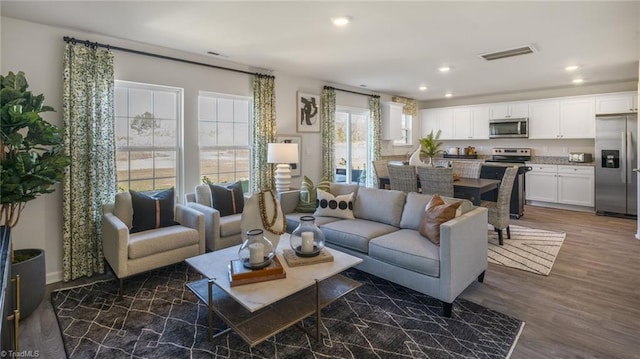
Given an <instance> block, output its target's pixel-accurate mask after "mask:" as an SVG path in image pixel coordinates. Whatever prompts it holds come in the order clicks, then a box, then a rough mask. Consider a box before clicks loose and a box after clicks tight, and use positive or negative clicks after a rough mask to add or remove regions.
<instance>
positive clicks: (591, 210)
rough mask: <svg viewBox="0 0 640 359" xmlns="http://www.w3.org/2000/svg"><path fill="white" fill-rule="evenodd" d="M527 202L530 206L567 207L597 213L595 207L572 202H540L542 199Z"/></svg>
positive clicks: (570, 209) (572, 209)
mask: <svg viewBox="0 0 640 359" xmlns="http://www.w3.org/2000/svg"><path fill="white" fill-rule="evenodd" d="M526 203H527V204H528V205H530V206H536V207H548V208H557V209H566V210H569V211H577V212H589V213H595V208H593V207H585V206H576V205H572V204H562V203H551V202H540V201H526Z"/></svg>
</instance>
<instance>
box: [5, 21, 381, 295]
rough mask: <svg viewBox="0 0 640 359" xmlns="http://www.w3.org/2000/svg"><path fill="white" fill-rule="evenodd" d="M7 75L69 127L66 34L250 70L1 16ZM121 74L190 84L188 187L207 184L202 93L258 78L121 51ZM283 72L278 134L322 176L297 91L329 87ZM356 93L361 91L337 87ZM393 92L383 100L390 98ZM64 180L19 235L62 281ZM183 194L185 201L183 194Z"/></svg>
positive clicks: (360, 102) (344, 100)
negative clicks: (300, 126) (292, 138)
mask: <svg viewBox="0 0 640 359" xmlns="http://www.w3.org/2000/svg"><path fill="white" fill-rule="evenodd" d="M0 29H1V57H0V59H1V64H0V70H1V73H2V74H6V73H8V72H9V71H14V72H17V71H24V72H25V73H26V75H27V80H28V81H29V88H30V90H31V91H33V92H34V93H36V94H39V93H43V94H44V95H45V99H46V101H45V102H46V104H48V105H50V106H52V107H53V108H55V109H56V110H57V112H55V113H46V114H44V116H43V117H44V118H45V119H46V120H48V121H50V122H51V123H53V124H54V125H57V126H61V125H62V61H63V50H64V46H65V43H64V41H63V40H62V38H63V36H70V37H76V38H78V39H81V40H90V41H97V42H100V43H106V44H110V45H114V46H120V47H126V48H134V49H136V50H141V51H147V52H152V53H158V54H162V55H167V56H173V57H178V58H184V59H188V60H193V61H197V62H205V63H210V64H215V65H221V66H225V67H232V68H236V69H240V70H246V71H250V69H248V68H247V67H245V66H242V65H237V64H232V63H228V62H222V61H216V60H215V59H211V58H209V57H204V56H197V55H192V54H187V53H182V52H178V51H173V50H170V49H165V48H159V47H154V46H148V45H145V44H140V43H133V42H128V41H123V40H120V39H115V38H109V37H105V36H99V35H95V34H90V33H83V32H78V31H71V30H67V29H62V28H56V27H50V26H44V25H40V24H36V23H31V22H26V21H22V20H16V19H12V18H7V17H0ZM114 54H115V78H116V79H117V80H127V81H135V82H145V83H151V84H158V85H167V86H175V87H181V88H183V89H184V129H183V131H184V136H185V143H184V154H183V159H184V160H183V164H184V168H185V171H184V173H185V178H184V179H183V183H184V188H183V189H182V190H186V191H190V190H192V189H193V188H194V186H195V185H196V184H198V182H199V173H198V171H199V170H198V168H199V165H198V128H197V111H198V107H197V95H198V91H200V90H204V91H211V92H220V93H227V94H234V95H243V96H251V94H252V89H251V88H252V86H251V84H252V76H250V75H246V74H241V73H235V72H231V71H225V70H217V69H212V68H209V67H204V66H197V65H190V64H184V63H180V62H175V61H169V60H163V59H157V58H152V57H147V56H141V55H135V54H130V53H126V52H122V51H114ZM274 75H275V76H276V81H275V84H276V116H277V117H276V118H277V132H278V134H295V135H300V136H302V148H303V156H302V174H304V175H307V176H309V177H310V178H312V179H314V180H317V179H319V178H320V175H321V156H319V154H320V152H321V151H322V146H321V142H320V134H319V133H304V134H298V133H297V132H296V112H297V111H296V91H303V92H306V93H316V94H320V92H321V90H322V87H323V86H324V85H331V84H328V83H325V82H323V81H320V80H314V79H308V78H301V77H293V76H288V75H287V74H282V73H274ZM336 87H338V88H344V89H347V90H352V91H359V92H366V91H361V89H357V88H348V87H344V86H336ZM389 98H390V97H389V96H385V97H383V100H389ZM336 103H337V104H338V105H345V106H352V107H362V108H368V97H367V96H359V95H353V94H348V93H345V92H340V91H338V92H337V94H336ZM300 181H301V178H294V179H293V183H292V185H293V186H295V187H298V186H299V185H300ZM60 189H61V186H60V185H58V187H57V190H56V192H54V193H52V194H48V195H44V196H41V197H39V198H38V199H36V200H34V201H32V202H29V203H28V205H27V206H26V209H25V210H24V212H23V213H22V218H21V221H20V222H19V224H18V225H17V226H16V227H15V228H14V230H13V232H12V236H13V243H14V246H15V248H16V249H21V248H43V249H45V250H46V264H47V283H51V282H55V281H59V280H61V278H62V221H63V220H62V191H61V190H60ZM179 198H183V196H182V195H180V197H179Z"/></svg>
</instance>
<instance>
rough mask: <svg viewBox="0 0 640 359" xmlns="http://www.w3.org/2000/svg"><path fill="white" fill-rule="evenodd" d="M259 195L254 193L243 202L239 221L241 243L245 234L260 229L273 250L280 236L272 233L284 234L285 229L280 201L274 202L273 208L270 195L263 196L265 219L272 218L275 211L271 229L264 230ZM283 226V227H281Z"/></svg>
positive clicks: (244, 238)
mask: <svg viewBox="0 0 640 359" xmlns="http://www.w3.org/2000/svg"><path fill="white" fill-rule="evenodd" d="M258 196H260V193H254V194H253V195H252V196H251V197H250V198H249V199H247V200H245V202H244V209H243V211H242V217H241V219H240V231H241V235H242V241H244V240H246V239H247V237H246V233H247V231H249V230H251V229H261V230H263V231H264V232H263V233H264V236H265V237H266V238H267V239H268V240H269V241H270V242H271V244H272V245H273V248H274V250H275V248H277V247H278V243H279V242H280V234H275V233H273V232H272V231H276V232H284V230H285V229H286V225H285V221H284V220H283V219H284V214H283V213H282V207H281V206H280V201H277V200H276V206H275V208H274V206H273V200H272V199H271V198H270V194H269V193H266V194H265V201H264V204H265V207H266V208H265V210H266V214H267V218H271V217H272V216H273V213H274V211H277V214H276V220H275V223H274V225H273V227H271V228H265V226H264V225H263V223H262V218H261V216H260V200H259V198H258ZM283 226H284V227H283Z"/></svg>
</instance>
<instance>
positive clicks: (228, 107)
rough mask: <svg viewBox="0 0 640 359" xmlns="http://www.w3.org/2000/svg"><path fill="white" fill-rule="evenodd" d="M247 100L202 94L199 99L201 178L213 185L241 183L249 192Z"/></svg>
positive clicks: (249, 106) (249, 114)
mask: <svg viewBox="0 0 640 359" xmlns="http://www.w3.org/2000/svg"><path fill="white" fill-rule="evenodd" d="M252 102H253V101H252V99H251V98H250V97H243V96H233V95H224V94H218V93H212V92H204V91H201V92H200V95H199V97H198V129H199V131H198V133H199V146H200V176H201V178H204V177H205V176H206V177H207V178H208V179H209V180H210V181H211V182H212V183H230V182H236V181H242V186H243V190H244V191H245V192H248V189H249V178H251V171H250V169H251V166H250V156H251V150H252V147H251V145H250V143H251V141H250V138H251V118H252V110H253V104H252Z"/></svg>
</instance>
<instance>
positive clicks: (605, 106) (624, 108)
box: [596, 91, 638, 115]
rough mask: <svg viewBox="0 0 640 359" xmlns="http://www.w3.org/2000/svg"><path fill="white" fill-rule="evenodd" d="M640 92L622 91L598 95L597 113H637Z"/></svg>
mask: <svg viewBox="0 0 640 359" xmlns="http://www.w3.org/2000/svg"><path fill="white" fill-rule="evenodd" d="M637 112H638V94H637V93H636V92H633V91H632V92H620V93H613V94H605V95H598V96H596V114H597V115H606V114H612V113H637Z"/></svg>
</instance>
